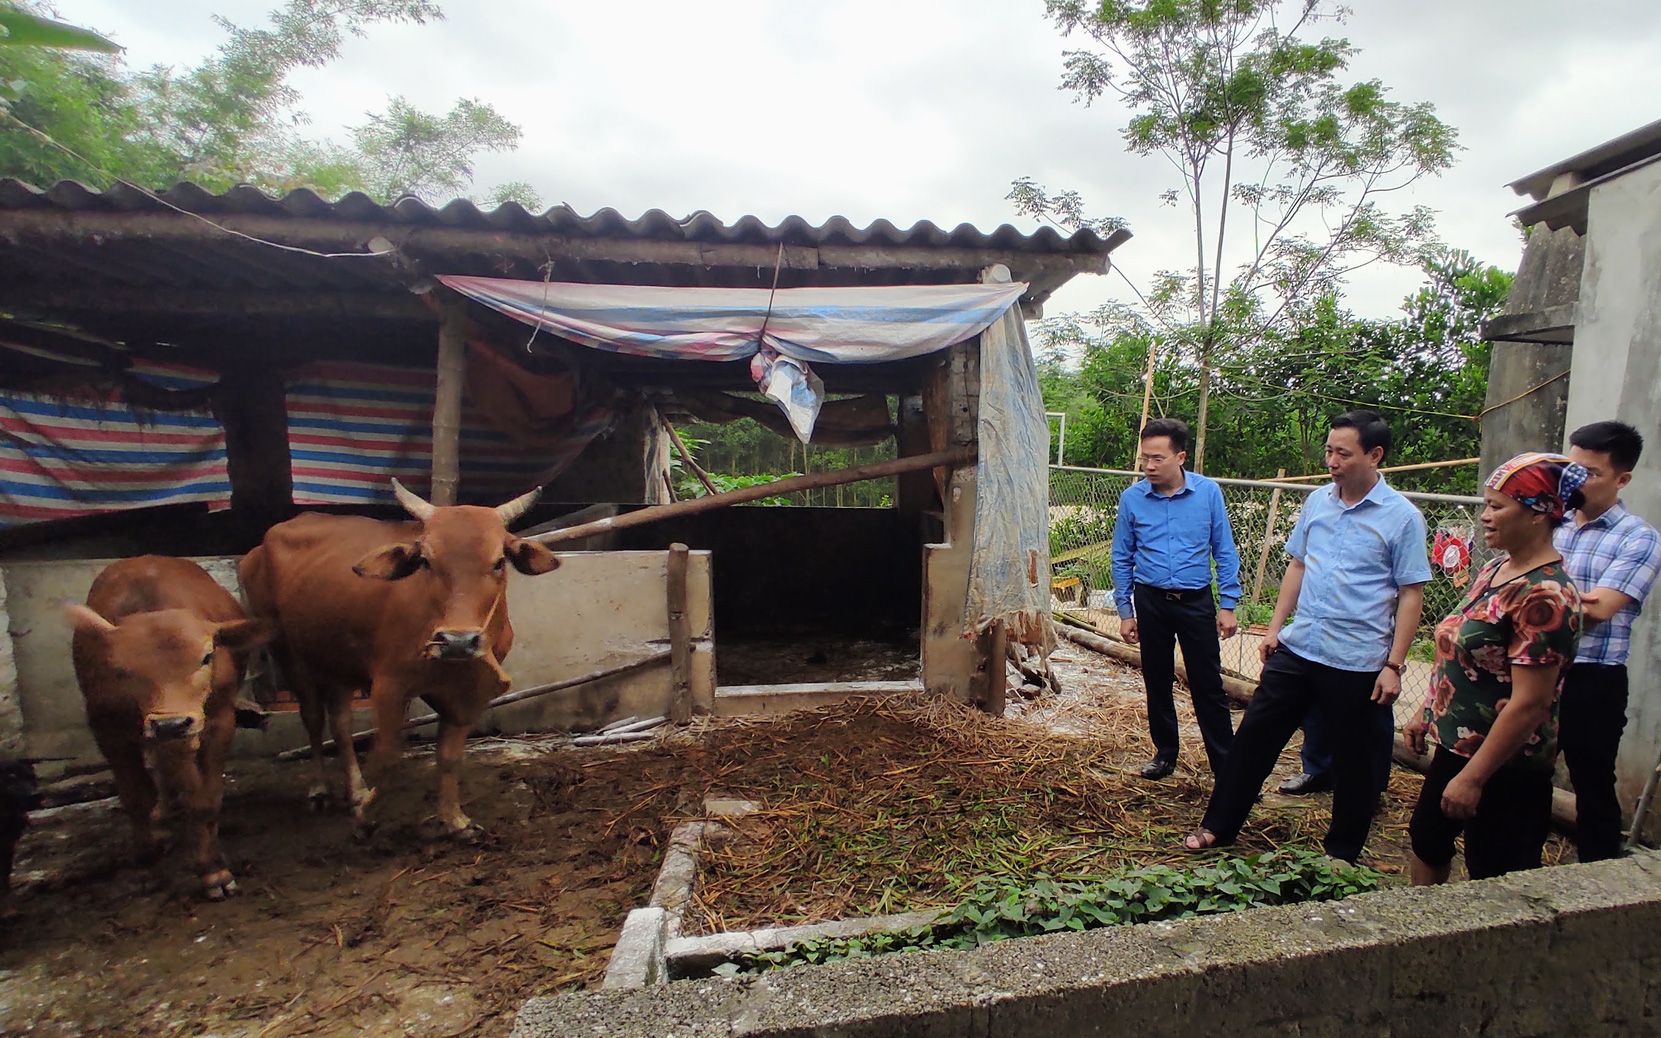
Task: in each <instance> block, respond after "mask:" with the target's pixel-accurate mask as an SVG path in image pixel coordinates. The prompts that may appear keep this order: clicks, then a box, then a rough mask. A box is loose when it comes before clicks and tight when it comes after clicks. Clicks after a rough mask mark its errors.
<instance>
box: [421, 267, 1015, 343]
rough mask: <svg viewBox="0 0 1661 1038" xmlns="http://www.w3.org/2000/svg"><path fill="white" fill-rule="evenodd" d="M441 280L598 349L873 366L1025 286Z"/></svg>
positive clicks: (1001, 306)
mask: <svg viewBox="0 0 1661 1038" xmlns="http://www.w3.org/2000/svg"><path fill="white" fill-rule="evenodd" d="M438 280H440V281H442V282H443V283H444V284H446V285H448V286H449V287H451V288H453V289H455V290H456V291H457V292H460V293H462V294H463V295H466V296H468V297H470V298H472V299H474V300H477V301H478V302H480V303H483V304H484V305H486V306H489V307H492V308H494V309H496V310H500V311H501V312H503V313H505V314H508V315H509V316H511V317H514V318H517V319H518V320H520V321H523V322H525V323H526V324H532V325H538V326H540V327H542V328H545V329H546V330H547V331H549V332H551V333H552V334H554V335H559V336H563V337H565V338H567V339H571V340H573V341H575V342H580V343H582V344H583V345H585V346H592V347H594V348H595V349H600V350H610V351H612V352H615V353H631V354H635V355H638V356H644V357H665V358H674V359H693V360H696V359H703V360H737V359H740V358H743V357H748V356H751V355H752V354H754V353H755V352H756V351H757V350H758V349H759V348H760V347H761V346H763V345H765V346H769V347H771V348H772V349H774V350H776V351H778V353H780V354H781V355H783V356H786V357H789V358H791V359H793V360H800V361H807V362H809V363H826V364H871V363H876V362H879V361H889V360H903V359H905V358H907V357H916V356H921V355H922V354H925V353H933V352H935V351H936V350H943V349H945V348H946V347H948V346H951V345H952V344H954V343H959V342H963V341H965V340H966V339H971V338H973V337H974V336H976V335H979V334H980V333H981V332H982V331H984V330H986V327H987V326H988V325H990V324H991V323H992V322H993V321H995V320H997V319H998V318H999V317H1001V316H1002V315H1003V312H1004V311H1005V310H1008V309H1009V308H1010V306H1011V305H1013V304H1014V302H1015V301H1016V300H1017V299H1019V298H1020V297H1021V293H1023V292H1025V291H1026V290H1027V286H1026V285H1025V284H1024V283H1022V282H1012V283H1004V284H987V285H878V286H874V287H842V288H781V289H779V290H777V291H776V292H775V291H772V290H770V289H765V288H672V287H660V286H655V285H581V284H570V283H567V282H558V281H555V282H542V281H516V280H512V279H508V278H481V277H463V276H451V275H441V276H440V277H439V279H438ZM763 325H765V329H764V328H763Z"/></svg>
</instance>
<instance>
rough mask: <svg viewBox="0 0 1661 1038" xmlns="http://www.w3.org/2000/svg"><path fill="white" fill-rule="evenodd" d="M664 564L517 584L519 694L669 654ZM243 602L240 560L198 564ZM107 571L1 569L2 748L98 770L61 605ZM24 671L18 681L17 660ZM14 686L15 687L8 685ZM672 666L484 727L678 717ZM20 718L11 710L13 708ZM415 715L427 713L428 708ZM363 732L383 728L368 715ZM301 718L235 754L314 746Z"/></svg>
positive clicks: (589, 563) (622, 557) (697, 601)
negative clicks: (673, 709)
mask: <svg viewBox="0 0 1661 1038" xmlns="http://www.w3.org/2000/svg"><path fill="white" fill-rule="evenodd" d="M666 559H667V553H665V552H562V553H561V554H560V560H561V565H560V568H559V569H557V570H555V571H554V572H553V573H550V574H546V575H544V576H540V577H526V576H523V575H522V574H519V573H513V574H512V575H511V576H510V578H509V581H508V608H509V610H510V611H511V616H512V619H513V627H514V635H515V638H514V647H513V651H512V653H511V654H510V655H509V656H508V659H507V661H506V666H507V670H508V672H509V673H510V674H511V675H512V676H513V688H514V689H521V688H530V687H533V686H536V685H543V684H549V683H552V682H556V681H561V680H564V679H566V678H571V677H576V676H579V675H582V674H587V673H591V672H593V671H596V670H601V669H605V668H608V667H611V666H614V665H617V664H620V663H626V662H628V661H630V660H633V659H638V658H640V657H642V656H648V655H651V654H653V653H656V652H661V651H663V650H664V649H667V648H668V647H669V618H668V602H667V590H666V580H667V574H666ZM196 561H197V562H199V563H201V564H202V566H203V567H204V568H205V569H207V571H208V572H209V573H210V574H211V575H212V576H213V577H214V579H215V580H217V581H218V582H219V583H220V584H221V585H223V586H224V587H226V588H228V589H230V590H231V592H232V593H233V594H237V595H238V596H239V597H240V594H241V588H240V585H239V584H238V581H237V573H236V559H235V558H231V557H213V558H198V559H197V560H196ZM709 562H710V560H709V554H708V553H707V552H694V553H693V554H692V557H691V565H690V567H689V570H688V575H687V594H688V598H689V606H690V608H689V612H690V614H691V617H690V624H691V630H692V636H693V639H694V641H693V653H692V675H691V677H692V697H693V702H694V703H695V704H701V705H702V706H703V708H704V710H705V711H706V712H708V711H709V710H711V709H713V704H714V699H715V652H714V644H713V641H712V638H713V635H714V623H713V609H712V606H711V598H710V587H711V584H710V565H709ZM108 564H109V560H107V559H89V560H70V561H41V562H8V563H4V564H0V586H3V587H4V588H5V591H6V597H5V603H4V613H3V614H0V615H3V616H4V618H5V619H6V620H7V626H8V630H9V632H10V637H8V638H3V639H0V748H4V747H5V746H7V745H8V744H21V745H22V746H23V747H24V748H25V750H24V752H26V753H28V754H29V755H30V756H36V757H67V758H74V759H76V760H79V761H83V762H88V763H90V762H93V761H96V760H97V759H98V751H97V748H96V747H95V746H94V745H93V743H92V736H91V734H90V733H89V732H88V730H87V727H86V714H85V710H84V706H83V701H82V699H81V694H80V689H79V687H78V685H77V684H76V681H75V672H74V669H73V666H72V664H71V662H70V657H69V641H70V630H69V625H68V622H67V621H66V620H65V619H64V618H63V616H62V614H61V612H60V611H59V608H58V606H59V603H61V602H63V601H65V600H66V599H67V600H73V601H85V599H86V593H87V590H88V588H90V587H91V585H92V581H93V578H95V577H96V576H97V575H98V573H99V572H100V571H102V570H103V568H104V567H105V566H106V565H108ZM11 655H15V668H14V669H12V670H8V668H7V664H8V662H9V660H8V657H9V656H11ZM8 678H10V680H8ZM672 691H673V687H672V679H671V674H670V669H669V667H668V666H667V665H664V666H658V667H652V668H649V669H645V670H640V671H635V672H633V673H630V674H626V675H622V676H619V677H615V678H609V679H606V680H603V681H597V682H592V683H590V684H587V685H583V686H580V687H578V688H575V689H572V690H570V691H569V692H562V693H555V694H553V695H549V696H546V697H542V698H539V699H533V700H527V701H525V702H522V703H515V704H512V705H510V706H507V707H503V708H501V709H499V710H496V711H493V712H492V713H491V714H490V715H488V716H487V717H486V718H485V720H484V721H483V722H481V727H482V728H485V729H488V730H498V731H502V732H506V733H509V734H511V733H515V732H522V731H527V730H537V731H547V730H559V729H573V728H575V729H587V728H592V727H595V726H597V725H599V724H602V723H604V722H606V721H609V720H614V719H616V718H619V717H626V716H629V715H631V714H637V715H639V716H642V717H649V716H654V715H657V714H662V713H666V712H667V707H668V704H669V701H670V697H671V695H672ZM9 704H10V705H11V706H12V707H14V708H13V709H10V710H8V705H9ZM411 712H412V713H425V712H426V710H425V708H424V707H423V706H422V705H421V704H420V703H419V701H417V703H416V704H414V705H412V707H411ZM361 720H362V723H361V724H360V726H359V727H360V730H361V729H367V728H369V727H372V725H371V724H370V722H369V717H368V713H367V711H364V712H361ZM305 741H306V737H305V734H304V729H303V728H302V726H301V725H300V723H299V717H298V715H297V714H295V713H293V712H286V711H285V712H279V713H276V714H274V715H273V717H272V724H271V727H270V728H269V729H268V730H267V731H264V732H255V731H239V732H238V733H237V744H236V752H237V753H238V754H240V755H261V754H267V753H271V752H274V751H276V750H281V749H287V748H289V747H293V746H300V745H304V743H305Z"/></svg>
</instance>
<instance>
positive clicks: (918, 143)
mask: <svg viewBox="0 0 1661 1038" xmlns="http://www.w3.org/2000/svg"><path fill="white" fill-rule="evenodd" d="M1351 2H1352V4H1353V6H1354V8H1355V10H1354V13H1353V16H1352V17H1351V18H1350V19H1349V21H1348V22H1347V23H1346V24H1344V25H1343V26H1341V27H1339V28H1337V29H1335V30H1331V31H1333V32H1335V33H1341V34H1342V35H1344V36H1347V37H1348V38H1349V39H1350V41H1351V42H1352V44H1353V45H1355V46H1357V47H1359V48H1361V53H1360V55H1358V56H1357V58H1356V59H1355V60H1354V61H1353V63H1352V67H1351V78H1357V79H1360V78H1378V79H1382V80H1383V81H1384V82H1385V83H1386V84H1387V85H1388V86H1390V87H1391V88H1392V90H1393V96H1394V97H1395V98H1397V99H1399V100H1403V101H1420V100H1425V101H1430V102H1433V103H1434V104H1435V105H1436V107H1437V109H1438V112H1439V114H1440V115H1441V117H1442V118H1443V119H1444V120H1446V121H1447V122H1449V123H1451V124H1452V125H1453V126H1455V127H1457V128H1458V130H1459V134H1460V141H1461V144H1462V145H1463V146H1464V148H1465V150H1464V151H1462V152H1461V153H1460V155H1459V159H1458V164H1457V165H1456V166H1455V168H1454V169H1452V170H1451V171H1449V172H1448V173H1447V174H1445V175H1444V176H1442V177H1441V178H1439V179H1436V180H1430V181H1425V182H1423V183H1422V184H1421V185H1420V186H1418V187H1416V188H1415V189H1414V191H1413V192H1412V194H1411V195H1410V196H1409V197H1405V198H1402V199H1401V201H1402V203H1403V204H1404V205H1406V204H1423V205H1428V206H1430V207H1432V208H1434V209H1436V210H1437V211H1438V213H1439V217H1438V221H1439V222H1438V227H1439V231H1440V234H1441V236H1442V238H1443V239H1444V240H1445V241H1446V242H1448V243H1449V244H1450V245H1453V246H1456V247H1459V248H1465V249H1469V250H1470V251H1471V252H1473V253H1474V254H1476V255H1477V256H1478V257H1479V258H1481V259H1483V260H1485V261H1488V262H1492V263H1496V264H1499V265H1501V266H1504V267H1506V268H1508V269H1514V268H1515V266H1516V263H1517V258H1518V255H1519V253H1520V242H1519V240H1518V237H1517V235H1516V233H1515V232H1514V231H1513V230H1512V228H1511V227H1510V225H1509V222H1508V220H1507V217H1506V214H1507V213H1509V212H1510V211H1512V210H1514V209H1516V208H1518V206H1519V201H1518V199H1517V198H1516V197H1515V196H1513V195H1512V194H1511V193H1510V192H1509V191H1507V190H1506V189H1505V188H1504V186H1503V185H1504V184H1505V183H1506V182H1507V181H1510V180H1514V179H1516V178H1518V177H1521V176H1523V175H1524V174H1527V173H1529V172H1532V171H1533V170H1535V169H1538V168H1540V167H1542V166H1545V165H1549V164H1550V163H1552V162H1555V161H1557V160H1558V159H1562V158H1566V157H1568V156H1569V155H1571V154H1573V153H1575V152H1578V151H1580V150H1583V149H1585V148H1587V147H1590V146H1592V145H1595V144H1598V143H1600V142H1602V141H1604V140H1607V139H1608V138H1610V137H1614V136H1617V135H1619V134H1621V133H1624V132H1626V131H1627V130H1630V129H1633V128H1635V127H1637V126H1640V125H1642V124H1644V123H1647V122H1649V121H1651V120H1653V119H1656V118H1658V117H1661V104H1658V103H1657V99H1661V4H1658V3H1656V2H1655V0H1503V2H1502V0H1451V2H1450V0H1434V2H1433V0H1351ZM56 6H57V9H58V12H59V14H60V15H61V16H62V17H63V18H65V19H66V20H68V21H71V22H74V23H77V24H80V25H85V26H89V27H92V28H96V29H98V30H100V31H102V32H104V33H105V34H107V35H109V36H110V37H111V38H113V39H115V40H116V41H117V42H119V43H121V44H122V45H123V46H125V47H126V48H127V52H126V55H125V58H126V61H127V62H128V64H129V65H131V66H133V67H136V68H143V67H147V66H149V65H152V64H157V63H163V64H169V63H171V64H180V65H186V64H192V63H194V62H196V61H198V60H200V59H201V57H203V56H204V55H207V54H209V53H211V52H212V50H213V49H214V48H215V47H216V46H217V45H218V43H219V42H220V41H221V40H222V39H223V33H222V32H221V30H219V29H218V27H217V26H215V25H214V23H213V21H212V19H211V15H212V14H214V13H218V14H222V15H225V16H226V17H229V18H230V19H231V20H233V21H236V22H239V23H241V24H249V25H253V24H259V23H261V22H262V21H263V18H264V15H265V13H266V11H268V10H269V9H270V8H272V7H275V6H277V0H143V2H135V0H57V5H56ZM444 6H445V7H446V13H447V15H448V20H447V21H445V22H442V23H438V24H429V25H427V26H424V27H422V26H376V27H374V28H372V29H371V30H370V35H369V37H368V38H366V39H360V40H352V41H349V42H348V43H347V45H346V48H345V53H344V54H343V56H342V57H341V58H340V59H339V60H338V61H336V62H335V63H333V64H332V65H330V66H329V67H328V68H326V69H323V70H316V71H313V70H306V71H304V72H302V73H301V74H299V75H297V76H296V77H295V78H294V80H293V83H294V85H295V86H297V87H298V88H299V89H300V90H301V91H302V93H303V95H304V98H305V100H304V105H303V107H304V110H305V111H306V112H307V113H308V114H309V116H310V117H311V119H312V130H313V131H315V133H316V134H317V135H318V136H337V137H339V136H342V128H343V127H345V126H349V125H353V124H356V123H361V122H363V121H364V118H365V115H366V113H368V112H371V111H378V110H380V109H381V108H382V107H384V105H385V102H386V98H387V97H388V96H389V95H394V94H402V95H404V96H406V97H407V98H409V100H410V101H411V102H413V103H415V104H417V105H420V106H422V107H424V108H427V109H430V110H440V111H443V110H447V109H448V108H449V106H450V105H451V104H452V103H453V102H454V101H455V100H456V99H457V98H458V97H464V96H465V97H477V98H480V99H482V100H485V101H488V102H490V103H491V104H492V105H494V106H495V107H496V108H497V109H498V110H499V111H501V112H502V113H503V114H504V115H505V116H507V117H508V118H509V119H511V120H513V121H514V122H516V123H518V124H520V125H521V126H522V127H523V128H524V139H523V142H522V143H521V146H520V148H519V150H518V151H517V152H514V153H512V154H508V155H492V156H486V157H484V158H483V159H482V160H481V161H480V163H479V166H478V180H477V188H478V189H479V190H480V191H483V190H485V189H488V188H489V187H490V186H491V185H494V184H497V183H500V182H503V181H508V180H524V181H527V182H529V183H531V184H532V185H533V186H534V187H535V188H536V189H537V191H538V192H539V193H540V194H541V196H542V199H543V202H544V204H546V205H552V204H555V203H558V202H568V203H570V204H571V205H572V206H574V207H575V208H576V209H577V210H578V211H579V212H582V213H589V212H592V211H594V210H596V209H599V208H602V207H606V206H610V207H612V208H615V209H618V210H620V211H621V212H622V213H623V214H624V215H625V216H628V217H634V216H638V215H639V214H640V213H641V212H643V211H645V210H647V209H652V208H657V209H663V210H666V211H667V212H669V213H670V214H671V215H674V216H684V215H686V214H688V213H690V212H692V211H694V210H698V209H707V210H709V211H711V212H713V213H714V214H715V215H717V216H719V217H721V218H723V219H725V220H728V221H731V220H735V219H737V218H738V217H739V216H742V215H745V214H754V215H756V216H759V217H761V218H762V219H764V220H766V221H768V222H769V223H773V222H777V221H778V220H779V219H781V218H783V217H785V216H787V215H791V214H795V215H800V216H803V217H805V218H807V219H808V220H810V221H812V222H814V223H818V222H820V221H822V220H824V219H826V218H828V217H830V216H833V215H841V216H846V217H848V218H849V219H851V220H853V221H854V222H855V223H857V224H865V223H868V222H870V221H872V220H875V219H878V218H886V219H889V220H891V221H893V222H894V223H896V224H898V225H900V226H902V227H903V226H908V225H909V224H911V223H912V222H914V221H917V220H925V219H926V220H933V221H934V222H935V223H938V224H941V225H943V226H947V227H950V226H953V225H955V224H957V223H959V222H968V223H972V224H975V225H977V226H979V227H981V228H983V229H986V230H990V229H991V228H993V227H995V226H997V225H998V224H1000V223H1006V222H1013V223H1016V225H1017V226H1020V227H1022V229H1023V230H1031V229H1032V225H1031V224H1030V222H1022V221H1019V220H1016V219H1015V218H1014V214H1013V211H1012V209H1011V207H1010V204H1009V203H1008V202H1007V201H1005V198H1004V196H1005V195H1006V194H1007V193H1008V190H1009V184H1010V181H1011V180H1013V179H1014V178H1015V177H1018V176H1022V175H1030V176H1032V177H1034V178H1035V179H1036V180H1038V182H1039V183H1041V184H1044V185H1046V186H1048V187H1050V188H1051V189H1055V190H1059V189H1062V188H1072V189H1075V190H1077V191H1080V192H1081V193H1083V195H1084V196H1085V198H1086V200H1087V202H1088V203H1089V205H1090V207H1091V210H1092V211H1093V212H1094V213H1096V214H1101V215H1108V214H1114V215H1119V216H1123V217H1125V218H1127V219H1129V221H1130V225H1131V229H1132V231H1134V232H1135V234H1136V237H1135V238H1134V239H1132V240H1131V241H1130V242H1129V243H1127V244H1126V245H1124V246H1123V247H1121V248H1120V250H1119V251H1118V252H1117V253H1116V254H1115V258H1116V260H1117V261H1118V262H1119V264H1120V265H1121V267H1122V268H1123V270H1124V271H1125V273H1126V274H1127V275H1128V276H1129V277H1130V278H1131V279H1132V280H1134V281H1136V282H1137V283H1138V284H1146V281H1147V278H1148V275H1149V274H1151V273H1152V272H1153V271H1155V270H1159V269H1164V268H1177V267H1181V266H1184V265H1185V264H1187V263H1188V260H1189V257H1190V256H1191V250H1192V244H1191V242H1192V237H1191V235H1192V231H1191V229H1190V226H1189V224H1188V220H1187V217H1186V214H1185V213H1184V212H1183V211H1181V210H1175V209H1170V208H1166V207H1162V206H1161V205H1160V204H1159V202H1158V195H1159V193H1160V192H1161V191H1162V190H1164V189H1165V188H1167V187H1170V186H1174V181H1173V180H1172V177H1171V174H1170V170H1169V167H1167V166H1166V165H1165V164H1164V163H1163V161H1162V160H1160V159H1158V158H1138V157H1136V156H1134V155H1131V154H1128V153H1127V152H1125V150H1124V149H1123V147H1122V144H1121V141H1120V137H1119V131H1120V128H1121V127H1122V126H1123V125H1124V123H1125V113H1124V111H1123V110H1122V109H1120V108H1118V107H1117V106H1115V105H1111V104H1106V103H1101V104H1098V105H1096V106H1095V107H1085V106H1083V105H1080V104H1077V103H1075V102H1074V101H1073V100H1072V98H1071V96H1070V95H1069V94H1068V93H1066V92H1064V91H1062V90H1059V89H1058V84H1059V81H1060V76H1061V55H1062V51H1063V50H1064V49H1066V48H1067V47H1068V46H1069V42H1068V41H1066V40H1064V39H1063V38H1062V37H1061V36H1060V34H1059V33H1058V32H1057V31H1056V30H1055V29H1054V28H1053V26H1051V25H1050V24H1049V23H1048V22H1046V20H1045V19H1044V15H1043V9H1044V5H1043V2H1042V0H817V2H814V3H811V4H810V3H804V2H799V0H702V2H699V3H687V2H686V0H598V2H597V0H585V2H577V0H470V2H466V3H463V2H458V0H449V2H447V3H445V5H444ZM1416 283H1417V276H1416V273H1415V272H1413V271H1403V270H1399V269H1396V270H1393V269H1390V268H1370V269H1369V270H1367V271H1362V272H1359V273H1358V274H1357V275H1356V276H1355V278H1354V279H1353V281H1352V283H1351V285H1350V289H1349V297H1350V302H1351V305H1352V306H1353V307H1354V308H1355V309H1357V310H1358V311H1359V312H1361V313H1363V314H1366V315H1369V316H1379V317H1386V316H1390V315H1392V314H1394V313H1395V312H1396V308H1397V307H1398V305H1399V303H1400V301H1401V297H1402V296H1403V295H1404V294H1405V293H1406V292H1408V291H1409V290H1410V289H1411V288H1412V287H1413V286H1414V284H1416ZM1125 292H1126V289H1125V286H1124V283H1123V282H1121V281H1119V279H1118V278H1117V277H1116V276H1114V277H1108V278H1097V277H1084V278H1079V279H1075V281H1074V282H1073V283H1072V284H1071V285H1069V286H1068V287H1067V288H1065V289H1063V290H1062V291H1061V292H1059V293H1057V295H1056V296H1055V297H1054V299H1052V301H1051V303H1050V305H1049V308H1048V310H1049V312H1050V313H1052V314H1054V313H1058V312H1061V311H1066V310H1083V309H1088V308H1089V307H1091V306H1093V305H1095V304H1096V303H1098V302H1101V301H1103V300H1105V299H1108V298H1113V297H1118V296H1122V295H1124V294H1125Z"/></svg>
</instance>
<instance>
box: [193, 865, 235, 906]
mask: <svg viewBox="0 0 1661 1038" xmlns="http://www.w3.org/2000/svg"><path fill="white" fill-rule="evenodd" d="M239 891H240V888H238V887H237V885H236V879H235V878H233V877H232V876H231V873H230V870H229V869H220V870H219V871H218V872H210V873H208V874H207V875H206V876H203V877H202V896H203V897H205V898H207V899H208V900H209V901H223V900H225V898H226V897H228V896H230V895H232V894H236V893H238V892H239Z"/></svg>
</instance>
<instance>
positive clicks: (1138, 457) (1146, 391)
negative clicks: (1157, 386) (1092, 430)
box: [1130, 339, 1285, 471]
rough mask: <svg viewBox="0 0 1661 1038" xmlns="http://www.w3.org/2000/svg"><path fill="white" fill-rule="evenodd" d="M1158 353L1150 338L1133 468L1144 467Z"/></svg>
mask: <svg viewBox="0 0 1661 1038" xmlns="http://www.w3.org/2000/svg"><path fill="white" fill-rule="evenodd" d="M1158 355H1159V344H1158V341H1157V340H1155V339H1149V340H1148V370H1147V371H1146V372H1145V373H1144V374H1143V376H1142V377H1143V380H1144V384H1143V386H1142V424H1141V425H1138V426H1137V427H1136V435H1137V437H1138V439H1137V441H1136V449H1135V451H1134V452H1133V453H1132V455H1131V459H1130V467H1131V468H1133V469H1136V468H1141V467H1142V464H1141V462H1142V441H1141V439H1140V437H1141V435H1142V430H1143V429H1144V428H1146V427H1147V424H1148V410H1149V409H1150V408H1151V407H1153V362H1154V358H1155V357H1157V356H1158ZM1282 471H1285V470H1284V469H1283V470H1282Z"/></svg>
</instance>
